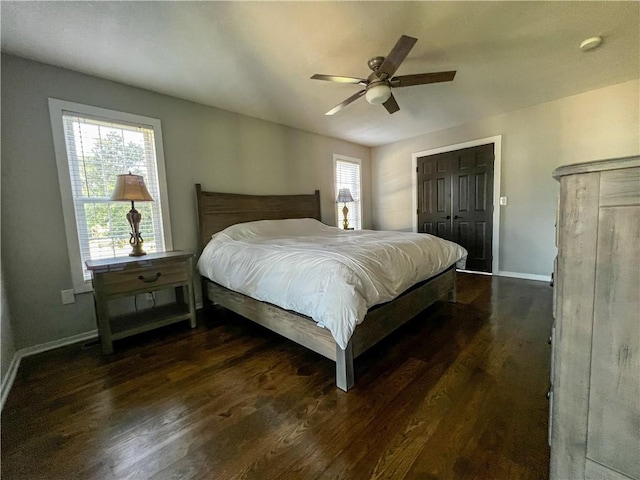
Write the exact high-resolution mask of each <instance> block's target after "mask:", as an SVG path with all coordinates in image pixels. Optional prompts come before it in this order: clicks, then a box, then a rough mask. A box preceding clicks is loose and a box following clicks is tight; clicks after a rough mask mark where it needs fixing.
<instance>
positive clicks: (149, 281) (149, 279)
mask: <svg viewBox="0 0 640 480" xmlns="http://www.w3.org/2000/svg"><path fill="white" fill-rule="evenodd" d="M160 275H162V274H161V273H160V272H158V273H156V276H155V277H153V278H144V275H140V276H139V277H138V280H142V281H143V282H144V283H153V282H155V281H156V280H158V279H159V278H160Z"/></svg>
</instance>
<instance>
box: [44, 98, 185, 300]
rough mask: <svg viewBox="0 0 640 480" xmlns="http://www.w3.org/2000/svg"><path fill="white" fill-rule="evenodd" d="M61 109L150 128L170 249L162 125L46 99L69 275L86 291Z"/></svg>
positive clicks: (88, 283)
mask: <svg viewBox="0 0 640 480" xmlns="http://www.w3.org/2000/svg"><path fill="white" fill-rule="evenodd" d="M63 111H71V112H75V113H79V114H81V115H93V116H95V117H102V118H106V119H109V120H113V121H116V122H118V121H121V122H126V123H133V124H141V125H148V126H150V127H151V128H153V131H154V140H155V149H156V161H157V169H158V186H159V188H160V207H161V209H162V223H163V230H164V232H163V233H164V248H165V250H173V239H172V237H171V222H170V215H169V197H168V195H167V175H166V170H165V164H164V149H163V148H162V128H161V125H160V120H158V119H156V118H150V117H143V116H141V115H134V114H131V113H124V112H118V111H116V110H108V109H106V108H100V107H94V106H91V105H84V104H81V103H74V102H67V101H65V100H58V99H56V98H49V116H50V119H51V130H52V132H53V146H54V149H55V154H56V163H57V167H58V181H59V182H60V196H61V197H62V212H63V215H64V226H65V231H66V233H67V248H68V250H69V262H70V267H71V278H72V280H73V291H74V293H85V292H90V291H92V290H93V286H92V285H91V280H85V279H84V275H83V272H82V259H81V258H82V257H81V256H80V242H79V240H78V227H77V225H76V217H75V207H74V201H73V193H72V192H73V191H72V189H71V177H70V174H69V159H68V158H67V145H66V143H65V137H64V125H63V121H62V113H63Z"/></svg>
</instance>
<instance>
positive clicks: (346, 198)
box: [336, 188, 354, 203]
mask: <svg viewBox="0 0 640 480" xmlns="http://www.w3.org/2000/svg"><path fill="white" fill-rule="evenodd" d="M353 201H354V200H353V197H352V196H351V190H349V189H348V188H341V189H340V190H339V191H338V198H337V199H336V202H338V203H339V202H345V203H346V202H353Z"/></svg>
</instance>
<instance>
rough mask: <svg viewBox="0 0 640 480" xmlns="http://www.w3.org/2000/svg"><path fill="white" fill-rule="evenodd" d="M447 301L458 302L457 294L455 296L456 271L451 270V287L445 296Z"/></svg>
mask: <svg viewBox="0 0 640 480" xmlns="http://www.w3.org/2000/svg"><path fill="white" fill-rule="evenodd" d="M447 301H449V302H451V303H457V301H458V294H457V287H456V269H455V268H454V269H453V287H451V290H449V293H448V294H447Z"/></svg>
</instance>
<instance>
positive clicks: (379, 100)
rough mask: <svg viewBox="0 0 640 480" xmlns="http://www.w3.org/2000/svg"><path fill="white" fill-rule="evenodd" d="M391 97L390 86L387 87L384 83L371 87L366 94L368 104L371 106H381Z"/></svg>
mask: <svg viewBox="0 0 640 480" xmlns="http://www.w3.org/2000/svg"><path fill="white" fill-rule="evenodd" d="M390 96H391V88H390V87H389V85H385V84H384V83H381V84H378V85H373V86H370V87H369V88H368V89H367V93H366V94H365V98H366V99H367V102H369V103H370V104H371V105H381V104H383V103H384V102H386V101H387V100H389V97H390Z"/></svg>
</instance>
